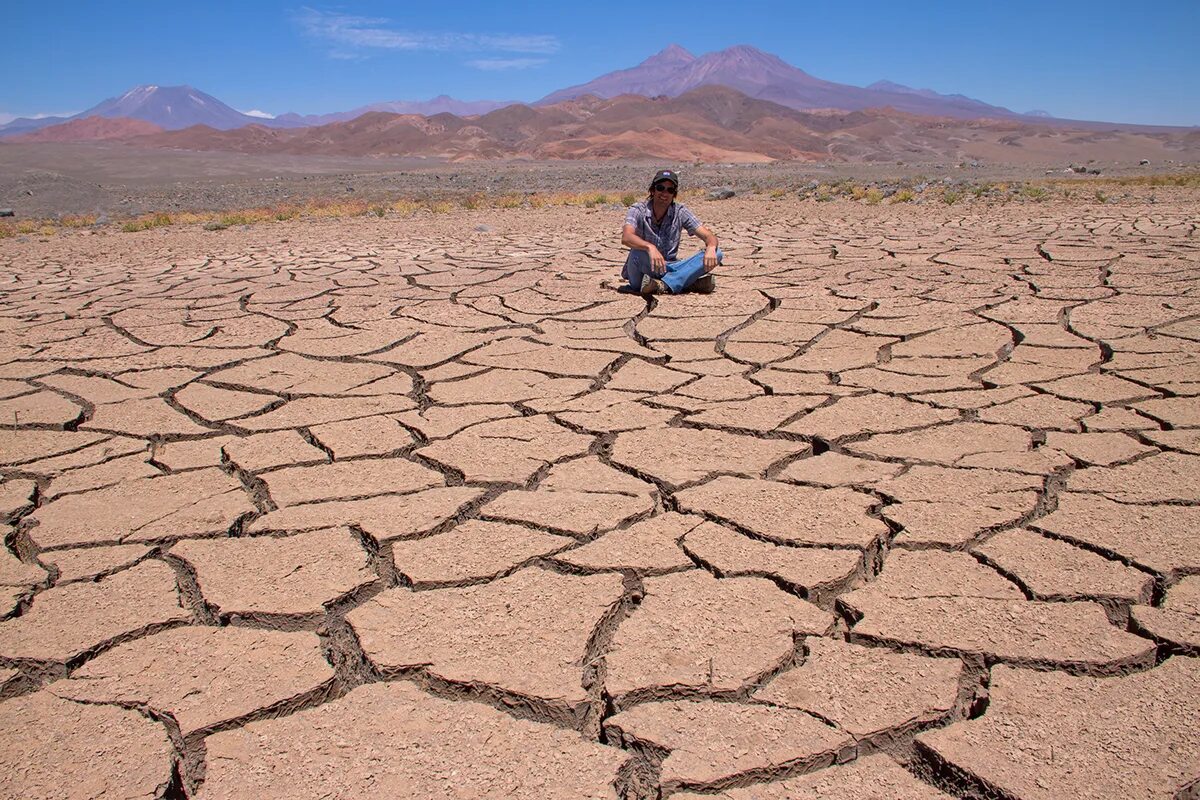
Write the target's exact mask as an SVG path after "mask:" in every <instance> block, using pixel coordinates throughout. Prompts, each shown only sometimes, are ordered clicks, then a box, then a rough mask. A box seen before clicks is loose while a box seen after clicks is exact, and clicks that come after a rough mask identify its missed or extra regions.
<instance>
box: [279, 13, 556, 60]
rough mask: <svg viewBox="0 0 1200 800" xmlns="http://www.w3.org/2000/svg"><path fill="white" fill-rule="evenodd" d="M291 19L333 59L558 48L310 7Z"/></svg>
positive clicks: (520, 37)
mask: <svg viewBox="0 0 1200 800" xmlns="http://www.w3.org/2000/svg"><path fill="white" fill-rule="evenodd" d="M295 19H296V22H297V23H298V24H299V25H300V27H301V28H302V29H303V30H304V32H305V33H307V34H308V35H309V36H312V37H313V38H315V39H320V40H323V41H327V42H330V43H331V44H333V45H334V49H333V51H331V53H330V55H331V56H333V57H335V58H348V57H351V56H350V55H349V54H348V53H347V48H351V49H353V48H357V49H377V50H435V51H451V52H455V51H457V52H486V51H496V52H503V53H539V54H544V55H549V54H551V53H557V52H558V50H559V48H560V47H561V44H560V43H559V41H558V37H556V36H547V35H542V34H497V33H463V32H432V31H405V30H400V29H398V28H395V27H393V26H392V21H391V20H389V19H386V18H383V17H357V16H353V15H350V14H337V13H333V12H330V11H319V10H317V9H313V8H303V9H301V10H300V11H299V12H298V13H297V14H296V15H295ZM514 60H515V59H514Z"/></svg>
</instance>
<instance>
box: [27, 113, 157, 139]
mask: <svg viewBox="0 0 1200 800" xmlns="http://www.w3.org/2000/svg"><path fill="white" fill-rule="evenodd" d="M162 132H163V128H161V127H160V126H158V125H155V124H154V123H153V122H146V121H145V120H143V119H128V118H126V117H116V118H112V119H109V118H106V117H84V118H83V119H73V120H71V121H70V122H64V123H62V124H60V125H51V126H50V127H49V128H42V129H41V130H39V131H33V132H32V133H27V134H25V135H23V136H17V137H15V138H13V139H12V141H14V142H99V141H104V140H109V139H131V138H133V137H135V136H148V135H152V134H156V133H162Z"/></svg>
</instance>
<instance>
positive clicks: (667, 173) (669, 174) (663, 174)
mask: <svg viewBox="0 0 1200 800" xmlns="http://www.w3.org/2000/svg"><path fill="white" fill-rule="evenodd" d="M659 181H670V182H671V183H673V184H675V188H676V189H678V188H679V176H678V175H676V174H675V173H674V172H673V171H671V170H669V169H660V170H659V171H658V172H657V173H656V174H655V176H654V180H652V181H650V185H651V186H653V185H654V184H656V183H658V182H659Z"/></svg>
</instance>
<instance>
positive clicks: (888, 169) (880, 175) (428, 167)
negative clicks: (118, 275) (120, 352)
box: [0, 142, 1200, 220]
mask: <svg viewBox="0 0 1200 800" xmlns="http://www.w3.org/2000/svg"><path fill="white" fill-rule="evenodd" d="M1103 152H1104V151H1103V150H1096V148H1090V149H1089V148H1083V149H1082V150H1081V153H1082V154H1081V155H1079V157H1078V158H1074V159H1070V158H1051V157H1044V158H1038V159H1034V160H1032V161H1025V162H1020V163H1016V162H1011V161H1009V162H1004V161H995V162H993V161H987V160H985V161H979V160H975V159H973V158H969V157H955V158H948V159H945V158H939V159H932V160H931V159H924V160H905V159H904V158H902V157H897V158H896V159H889V160H888V161H886V162H883V163H861V162H860V163H854V162H847V161H830V162H812V161H776V162H771V163H762V164H734V163H708V162H703V163H694V164H692V163H686V162H685V163H684V164H683V165H682V170H683V171H682V175H683V180H684V187H683V188H684V189H685V190H692V189H695V188H702V189H704V190H711V189H714V188H718V187H728V188H730V189H732V190H733V191H735V192H737V193H739V194H747V193H752V192H754V191H764V192H766V191H770V190H778V189H783V190H789V191H795V190H798V189H803V188H804V187H806V186H809V185H812V184H815V183H835V182H838V181H854V182H856V183H859V184H863V185H869V184H872V183H883V184H893V183H896V182H897V181H898V180H906V181H908V182H909V183H919V182H928V183H936V184H946V185H974V184H979V183H981V182H988V181H991V182H1002V181H1007V182H1021V181H1042V180H1048V179H1049V180H1068V181H1071V182H1073V183H1076V184H1078V185H1079V188H1080V190H1084V189H1086V190H1087V191H1088V192H1089V193H1090V192H1091V190H1090V189H1087V187H1088V185H1089V184H1090V183H1096V182H1099V183H1103V182H1105V181H1107V180H1108V179H1111V178H1117V179H1129V178H1142V177H1146V176H1149V175H1178V174H1181V173H1182V174H1190V175H1193V176H1194V175H1195V174H1196V171H1197V169H1198V164H1200V159H1198V158H1197V157H1196V155H1195V154H1194V153H1191V154H1189V153H1179V154H1172V155H1173V156H1174V158H1172V159H1171V160H1163V159H1158V158H1157V157H1156V158H1155V160H1152V161H1150V163H1147V164H1142V163H1141V161H1142V160H1143V159H1141V158H1139V157H1137V156H1129V153H1139V152H1140V151H1126V152H1125V156H1127V157H1124V158H1120V159H1117V158H1102V157H1101V158H1098V159H1093V158H1090V157H1088V156H1087V154H1088V153H1093V154H1094V155H1102V154H1103ZM1147 155H1154V154H1152V153H1147ZM664 163H665V164H668V165H677V166H678V164H677V161H676V160H675V159H668V160H666V161H639V160H622V161H518V160H512V161H504V162H498V161H464V162H460V163H447V162H445V161H442V160H437V159H420V158H392V157H371V158H356V157H349V156H313V155H305V156H292V155H279V154H274V155H272V154H244V153H228V152H202V151H187V150H164V149H159V148H147V147H135V146H131V145H127V144H120V143H106V142H101V143H48V144H27V143H12V142H0V208H10V209H12V210H13V212H14V213H15V215H16V218H17V219H43V218H45V219H54V218H57V217H60V216H62V215H82V214H90V215H95V216H97V217H100V218H106V219H109V220H120V219H122V218H127V217H134V216H137V215H140V214H152V213H168V214H173V213H177V212H187V211H236V210H240V209H246V208H254V207H266V206H273V205H278V204H295V203H304V202H309V201H312V200H328V199H333V198H343V199H346V200H363V201H367V202H372V203H378V202H390V201H394V200H396V199H397V198H409V199H417V200H430V199H431V200H451V201H454V200H461V199H462V198H463V197H466V196H469V195H476V194H481V195H485V196H497V195H504V194H519V195H528V194H554V193H562V192H607V193H610V194H618V195H619V194H623V193H625V192H630V191H635V192H640V191H642V189H643V187H644V186H645V184H646V176H647V175H653V174H654V173H655V172H656V171H657V170H659V169H661V168H662V167H663V165H664ZM1072 164H1075V165H1076V166H1078V167H1080V168H1084V169H1089V170H1095V171H1097V172H1099V173H1100V175H1099V176H1093V175H1090V174H1089V175H1075V174H1072V173H1071V172H1070V170H1069V167H1070V166H1071V165H1072ZM1106 191H1108V190H1107V189H1106Z"/></svg>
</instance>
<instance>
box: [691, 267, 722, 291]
mask: <svg viewBox="0 0 1200 800" xmlns="http://www.w3.org/2000/svg"><path fill="white" fill-rule="evenodd" d="M688 288H689V289H691V290H692V291H693V292H699V293H700V294H712V293H713V290H714V289H716V288H717V276H716V275H713V274H712V273H711V272H710V273H707V274H705V275H701V276H700V277H699V278H696V280H694V281H693V282H692V285H691V286H689V287H688Z"/></svg>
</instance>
